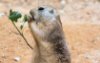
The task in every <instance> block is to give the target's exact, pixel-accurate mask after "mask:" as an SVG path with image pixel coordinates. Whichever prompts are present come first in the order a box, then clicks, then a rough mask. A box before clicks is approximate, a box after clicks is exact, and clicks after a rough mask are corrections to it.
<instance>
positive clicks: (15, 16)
mask: <svg viewBox="0 0 100 63" xmlns="http://www.w3.org/2000/svg"><path fill="white" fill-rule="evenodd" d="M21 17H22V15H21V13H19V12H17V11H12V10H10V15H9V19H10V20H11V21H13V22H17V21H18V19H19V18H21Z"/></svg>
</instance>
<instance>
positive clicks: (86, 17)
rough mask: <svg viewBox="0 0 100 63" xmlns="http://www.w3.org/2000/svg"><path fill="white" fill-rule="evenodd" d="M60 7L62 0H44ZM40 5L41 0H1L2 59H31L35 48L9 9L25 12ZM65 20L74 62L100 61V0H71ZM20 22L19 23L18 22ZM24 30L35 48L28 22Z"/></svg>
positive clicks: (25, 62)
mask: <svg viewBox="0 0 100 63" xmlns="http://www.w3.org/2000/svg"><path fill="white" fill-rule="evenodd" d="M42 1H43V2H45V3H43V4H39V5H44V4H46V5H47V4H48V3H49V4H50V5H52V6H54V7H56V8H57V9H60V6H61V5H60V0H41V1H40V2H39V3H41V2H42ZM37 6H38V0H25V1H24V0H0V63H31V60H32V57H33V55H34V52H35V51H34V49H33V50H31V49H30V48H29V47H28V46H27V44H26V43H25V41H24V40H23V38H22V37H21V36H20V35H19V33H18V32H17V30H16V29H15V28H14V26H13V25H12V23H11V21H10V20H9V19H8V17H7V16H8V14H9V9H14V10H17V11H20V12H21V13H23V14H25V13H28V12H29V10H30V9H31V8H35V7H37ZM63 10H64V11H63V13H61V21H62V24H63V29H64V33H65V38H66V41H67V45H68V47H69V50H70V53H71V59H72V63H100V3H99V0H98V1H97V0H84V1H83V0H68V1H67V4H66V5H65V7H64V9H63ZM17 25H18V26H19V24H17ZM23 33H24V35H25V37H26V38H27V40H28V42H29V44H31V46H32V47H33V48H34V45H35V42H34V38H33V37H32V35H31V33H30V30H29V28H28V26H27V25H26V26H25V27H24V30H23Z"/></svg>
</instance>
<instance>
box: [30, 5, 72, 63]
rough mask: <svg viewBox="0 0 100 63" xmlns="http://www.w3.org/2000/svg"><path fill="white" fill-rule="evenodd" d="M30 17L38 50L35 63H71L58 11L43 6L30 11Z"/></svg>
mask: <svg viewBox="0 0 100 63" xmlns="http://www.w3.org/2000/svg"><path fill="white" fill-rule="evenodd" d="M30 15H31V17H30V20H29V21H28V23H29V28H30V29H31V31H32V34H33V36H34V38H35V41H36V44H37V50H38V51H37V52H36V53H37V56H36V57H35V59H33V60H34V61H33V63H71V60H70V53H69V51H68V49H67V45H66V41H65V38H64V34H63V29H62V23H61V21H60V17H59V15H58V14H57V11H56V10H55V9H54V8H52V7H47V6H42V7H39V8H38V9H32V10H30ZM34 53H35V52H34Z"/></svg>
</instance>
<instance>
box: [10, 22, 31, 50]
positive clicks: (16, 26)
mask: <svg viewBox="0 0 100 63" xmlns="http://www.w3.org/2000/svg"><path fill="white" fill-rule="evenodd" d="M12 24H13V25H14V27H15V28H16V29H17V31H18V33H19V34H20V35H21V36H22V37H23V39H24V40H25V42H26V44H27V45H28V46H29V47H30V48H31V49H33V47H32V46H31V45H30V44H29V43H28V41H27V39H26V38H25V36H24V35H23V33H21V32H20V30H19V29H18V28H17V26H16V25H15V23H14V22H13V21H12Z"/></svg>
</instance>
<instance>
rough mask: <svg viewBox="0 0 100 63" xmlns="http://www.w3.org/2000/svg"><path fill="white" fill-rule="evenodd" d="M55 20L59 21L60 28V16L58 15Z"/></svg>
mask: <svg viewBox="0 0 100 63" xmlns="http://www.w3.org/2000/svg"><path fill="white" fill-rule="evenodd" d="M56 18H57V20H58V21H59V23H60V25H61V26H62V22H61V19H60V16H59V15H58V16H57V17H56Z"/></svg>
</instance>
